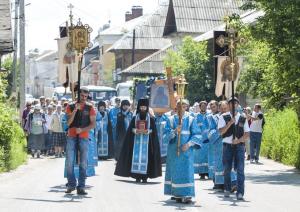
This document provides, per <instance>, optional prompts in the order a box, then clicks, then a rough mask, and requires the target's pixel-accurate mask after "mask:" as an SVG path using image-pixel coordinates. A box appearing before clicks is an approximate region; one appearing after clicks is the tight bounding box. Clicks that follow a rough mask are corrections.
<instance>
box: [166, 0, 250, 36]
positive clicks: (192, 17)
mask: <svg viewBox="0 0 300 212" xmlns="http://www.w3.org/2000/svg"><path fill="white" fill-rule="evenodd" d="M171 1H172V2H173V8H174V14H175V21H176V28H177V32H191V33H204V32H206V31H208V30H210V29H212V28H213V27H215V26H217V25H220V24H221V23H222V22H223V19H224V17H225V16H226V15H231V14H232V13H236V14H242V13H244V12H245V11H243V10H241V9H239V7H240V6H241V5H242V3H243V1H242V0H171Z"/></svg>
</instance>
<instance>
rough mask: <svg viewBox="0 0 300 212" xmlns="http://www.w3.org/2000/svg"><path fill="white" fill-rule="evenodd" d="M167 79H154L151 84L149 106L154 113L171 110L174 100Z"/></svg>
mask: <svg viewBox="0 0 300 212" xmlns="http://www.w3.org/2000/svg"><path fill="white" fill-rule="evenodd" d="M172 93H173V91H172V92H170V86H169V84H168V81H167V80H156V81H155V82H154V83H153V84H152V85H151V95H150V107H151V108H152V109H153V111H154V112H155V113H166V112H168V111H170V110H171V103H172V101H175V100H174V96H173V95H172Z"/></svg>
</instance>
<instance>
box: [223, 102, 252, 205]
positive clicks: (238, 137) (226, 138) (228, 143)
mask: <svg viewBox="0 0 300 212" xmlns="http://www.w3.org/2000/svg"><path fill="white" fill-rule="evenodd" d="M228 103H229V109H230V111H232V109H233V106H234V108H235V117H234V118H232V114H231V113H230V112H226V113H224V114H222V115H221V116H220V118H219V122H218V129H219V130H220V133H221V135H222V137H223V165H224V188H225V193H224V196H225V197H229V196H230V190H231V170H232V163H233V161H234V162H235V168H236V169H237V193H236V196H237V199H238V200H243V196H244V188H245V173H244V166H245V141H246V140H247V139H248V137H249V131H250V129H249V125H248V122H247V120H246V117H244V116H242V115H241V114H240V113H238V111H237V108H238V106H239V100H238V99H237V98H231V99H230V100H229V101H228Z"/></svg>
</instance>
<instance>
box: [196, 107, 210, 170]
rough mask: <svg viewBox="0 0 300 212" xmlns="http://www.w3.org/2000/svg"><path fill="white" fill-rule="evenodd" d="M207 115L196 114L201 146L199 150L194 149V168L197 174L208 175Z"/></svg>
mask: <svg viewBox="0 0 300 212" xmlns="http://www.w3.org/2000/svg"><path fill="white" fill-rule="evenodd" d="M206 116H207V114H206V113H205V114H202V113H198V114H197V116H196V117H195V120H196V122H197V126H198V127H199V128H200V130H201V135H202V139H203V145H202V146H201V149H195V150H194V151H195V160H194V167H195V173H197V174H208V145H209V144H208V138H207V136H208V128H209V126H208V121H207V117H206Z"/></svg>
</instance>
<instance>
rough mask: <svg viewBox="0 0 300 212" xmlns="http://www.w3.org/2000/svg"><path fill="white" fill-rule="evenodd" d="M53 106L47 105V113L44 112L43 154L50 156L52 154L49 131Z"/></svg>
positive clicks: (50, 131) (50, 132) (50, 133)
mask: <svg viewBox="0 0 300 212" xmlns="http://www.w3.org/2000/svg"><path fill="white" fill-rule="evenodd" d="M52 113H53V106H52V105H48V107H47V112H44V114H45V118H46V132H45V151H44V152H45V153H46V155H51V154H52V153H53V142H52V130H51V126H50V124H51V120H52Z"/></svg>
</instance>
